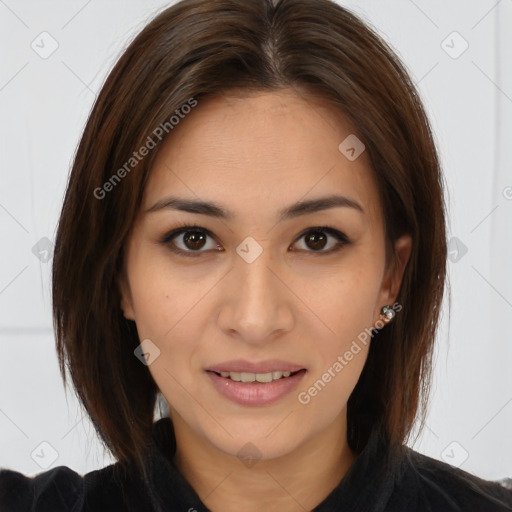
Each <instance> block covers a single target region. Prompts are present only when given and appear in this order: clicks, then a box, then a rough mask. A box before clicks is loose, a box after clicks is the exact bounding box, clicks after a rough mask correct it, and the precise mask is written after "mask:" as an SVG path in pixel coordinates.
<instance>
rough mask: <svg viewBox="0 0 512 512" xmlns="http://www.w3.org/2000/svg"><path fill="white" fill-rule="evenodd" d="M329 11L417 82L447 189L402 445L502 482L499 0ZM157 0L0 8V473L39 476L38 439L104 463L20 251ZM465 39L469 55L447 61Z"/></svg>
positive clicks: (505, 345) (508, 171)
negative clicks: (66, 381)
mask: <svg viewBox="0 0 512 512" xmlns="http://www.w3.org/2000/svg"><path fill="white" fill-rule="evenodd" d="M342 3H343V5H346V6H348V7H350V8H351V9H353V10H354V11H356V12H357V13H359V14H361V15H362V16H363V17H364V18H365V19H366V20H367V21H369V22H370V23H371V24H373V25H374V26H375V27H376V28H377V30H378V31H379V32H380V33H381V34H382V35H383V36H384V38H385V39H386V40H387V41H388V42H389V43H390V44H391V45H392V46H393V47H394V48H395V50H396V51H397V52H398V54H399V55H400V56H401V57H402V59H403V60H404V61H405V63H406V65H407V67H408V68H409V70H410V72H411V74H412V76H413V77H414V79H415V81H416V83H417V84H418V87H419V90H420V92H421V94H422V96H423V99H424V101H425V103H426V106H427V109H428V111H429V114H430V116H431V119H432V123H433V125H434V129H435V133H436V138H437V140H438V142H439V148H440V152H441V156H442V161H443V165H444V171H445V175H446V181H447V184H448V191H447V201H448V206H449V212H448V213H449V217H450V234H449V237H452V236H455V237H457V239H458V240H460V241H461V242H462V244H464V246H466V247H467V253H466V254H464V255H462V257H461V254H462V253H459V255H458V258H459V259H458V260H457V255H456V254H455V253H453V254H452V256H451V258H452V259H454V260H457V261H450V262H449V279H450V286H451V295H452V306H451V315H450V325H448V307H447V306H448V304H447V303H445V307H444V310H443V321H442V329H441V332H440V336H439V339H438V346H437V350H436V354H437V356H436V368H435V379H434V384H433V395H432V401H431V408H430V414H429V416H428V418H427V426H426V428H425V429H424V430H423V432H422V434H421V435H420V437H419V438H418V440H417V442H416V443H415V444H413V443H412V442H410V443H409V445H410V446H412V447H413V448H414V449H416V450H417V451H420V452H422V453H425V454H427V455H430V456H431V457H434V458H436V459H440V460H444V461H445V462H448V463H451V464H453V465H457V466H460V467H461V468H462V469H464V470H466V471H470V472H472V473H474V474H477V475H479V476H482V477H484V478H486V479H500V478H503V477H512V436H511V435H510V432H511V431H512V430H511V426H512V373H511V371H510V365H511V362H512V342H511V339H510V337H511V332H512V270H511V268H510V262H512V230H511V225H512V37H511V33H512V31H511V30H510V29H511V28H512V0H501V1H496V0H478V1H477V0H473V1H467V0H452V1H450V2H446V1H444V0H435V1H432V0H429V1H427V0H414V1H412V0H411V1H410V0H395V1H386V2H383V1H382V0H380V1H379V0H371V1H369V0H365V1H364V2H363V1H350V2H342ZM166 5H168V3H166V2H161V1H156V0H153V1H146V2H135V1H133V0H131V1H126V0H123V1H112V0H110V1H102V2H100V1H98V0H90V1H69V0H68V1H41V0H37V1H36V0H31V1H27V0H26V1H18V2H15V1H14V0H2V1H0V34H1V35H0V39H1V47H2V56H1V63H2V64H1V69H0V126H1V138H0V140H1V142H0V144H1V152H0V159H1V161H0V176H1V187H0V228H1V239H0V241H1V242H0V243H1V258H2V259H1V265H0V315H1V316H0V347H1V351H0V467H8V468H11V469H15V470H18V471H21V472H23V473H25V474H27V475H33V474H36V473H39V472H41V471H42V470H43V469H46V467H44V468H43V467H42V466H40V465H38V464H37V463H36V462H35V460H37V457H35V456H34V458H32V457H31V454H32V453H33V451H34V450H36V453H41V450H43V451H44V453H45V457H46V463H47V464H49V463H50V461H51V454H52V453H53V451H52V448H50V447H48V446H47V445H43V446H42V447H41V446H40V443H41V442H47V443H49V444H50V445H51V447H53V450H55V456H56V459H55V460H54V461H51V464H50V465H49V466H48V468H51V467H55V466H59V465H66V466H69V467H71V468H72V469H74V470H76V471H78V472H80V473H82V474H83V473H85V472H88V471H91V470H93V469H97V468H101V467H103V466H105V465H107V464H110V463H111V462H113V459H112V458H111V457H110V456H109V455H107V454H104V453H103V451H102V449H101V448H100V446H99V444H98V442H97V438H96V435H95V433H94V430H93V429H92V426H91V424H90V423H89V421H88V419H87V418H86V417H85V418H83V417H82V413H81V412H80V409H79V407H78V404H77V401H76V399H75V397H74V395H73V393H72V392H68V393H67V394H66V393H65V392H64V389H63V386H62V382H61V378H60V374H59V372H58V367H57V359H56V354H55V348H54V339H53V332H52V322H51V301H50V279H49V278H50V265H51V261H48V262H44V261H41V260H40V259H38V258H37V257H36V256H35V255H34V254H33V252H32V247H33V246H34V245H35V244H36V243H37V242H38V241H39V240H40V239H41V238H43V237H47V238H48V239H50V240H51V241H53V240H54V235H55V227H56V223H57V219H58V216H59V211H60V206H61V201H62V198H63V193H64V188H65V185H66V180H67V175H68V171H69V168H70V164H71V162H72V157H73V154H74V151H75V148H76V145H77V143H78V140H79V137H80V134H81V130H82V129H83V127H84V124H85V121H86V118H87V115H88V112H89V110H90V108H91V106H92V104H93V101H94V99H95V94H96V93H97V92H98V91H99V89H100V87H101V84H102V82H103V80H104V79H105V77H106V73H107V72H108V70H109V69H110V67H111V66H112V64H113V63H114V61H115V60H116V58H117V57H118V56H119V54H120V52H121V50H122V48H123V47H124V46H125V45H126V43H127V42H128V41H129V40H131V38H132V37H133V36H134V35H135V34H136V33H137V32H138V31H139V30H140V29H141V28H142V27H143V26H144V24H145V23H146V21H147V20H148V19H149V18H150V17H152V15H153V14H155V13H156V12H157V11H159V10H161V8H163V7H164V6H166ZM43 31H46V32H48V33H49V34H50V35H51V38H53V39H55V40H56V41H57V43H58V48H57V50H56V51H55V52H54V53H53V54H52V55H50V56H49V57H48V58H46V59H43V58H41V57H40V55H38V53H36V52H35V51H34V50H33V49H32V47H31V43H32V42H33V41H35V43H34V44H39V46H42V45H43V43H41V38H42V37H46V38H47V39H45V48H46V49H48V48H50V44H51V39H50V38H48V36H40V34H41V33H42V32H43ZM454 31H456V32H458V33H459V34H460V36H461V37H462V38H463V39H462V38H461V37H459V36H457V35H453V34H452V32H454ZM443 41H445V42H444V43H443ZM464 41H466V42H467V43H468V44H469V47H468V49H467V50H466V51H465V52H464V53H462V54H461V55H460V56H457V58H453V57H454V56H455V55H457V54H458V53H459V52H460V51H461V50H462V49H463V47H464V46H463V45H464V44H465V43H464ZM445 50H448V52H449V53H450V52H451V54H452V55H451V56H450V55H449V54H448V53H447V51H445ZM40 51H42V50H40ZM507 187H508V188H507ZM459 247H460V244H459ZM43 463H44V461H43Z"/></svg>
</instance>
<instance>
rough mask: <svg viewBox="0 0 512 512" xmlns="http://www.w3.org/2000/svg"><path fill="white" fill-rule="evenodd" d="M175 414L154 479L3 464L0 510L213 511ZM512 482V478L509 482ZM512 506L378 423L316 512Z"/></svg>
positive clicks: (474, 511) (508, 491) (490, 486)
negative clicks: (395, 440) (392, 438)
mask: <svg viewBox="0 0 512 512" xmlns="http://www.w3.org/2000/svg"><path fill="white" fill-rule="evenodd" d="M175 449H176V444H175V437H174V432H173V429H172V424H171V421H170V419H169V418H162V419H160V420H158V421H157V422H156V423H155V424H154V430H153V434H152V437H151V438H150V439H149V441H148V445H147V451H146V453H147V461H148V464H149V465H148V467H149V472H148V479H147V480H145V479H144V478H142V477H141V476H140V474H139V473H137V472H136V471H132V472H131V473H130V474H127V475H124V476H122V477H120V476H118V477H117V478H116V475H117V473H116V475H114V471H113V469H114V467H116V466H118V463H116V464H111V465H110V466H107V467H105V468H102V469H99V470H95V471H91V472H90V473H87V474H86V475H84V476H81V475H79V474H78V473H76V472H75V471H72V470H71V469H70V468H68V467H66V466H59V467H56V468H53V469H50V470H48V471H45V472H42V473H39V474H37V475H36V476H34V477H32V478H29V477H26V476H24V475H23V474H21V473H19V472H15V471H10V470H7V469H0V512H42V511H45V512H50V511H51V512H59V511H72V512H85V511H87V512H117V511H133V512H151V511H154V512H171V511H172V512H174V511H179V512H187V511H194V510H195V511H197V512H207V511H208V509H207V508H206V507H205V505H204V504H203V503H202V502H201V500H200V499H199V497H198V495H197V494H196V492H195V491H194V489H193V488H192V487H191V486H190V485H189V484H188V482H187V481H186V480H185V478H184V477H183V476H182V474H181V473H180V472H179V471H178V469H177V467H176V466H175V465H174V464H173V462H172V458H173V456H174V452H175ZM507 481H508V482H511V480H509V479H508V480H507ZM335 511H336V512H342V511H344V512H494V511H500V512H501V511H512V488H510V487H509V486H505V484H504V483H503V484H501V483H498V482H492V481H487V480H483V479H481V478H478V477H477V476H474V475H472V474H471V473H468V472H466V471H463V470H461V469H458V468H455V467H453V466H450V465H449V464H446V463H444V462H441V461H438V460H436V459H432V458H430V457H427V456H426V455H423V454H420V453H418V452H416V451H414V450H412V449H410V448H409V447H407V446H405V445H404V446H403V450H401V451H400V450H399V451H393V453H391V451H390V450H389V447H388V444H387V443H386V442H385V441H384V438H383V436H382V435H381V430H380V429H379V428H375V429H374V430H373V431H372V434H371V436H370V439H369V441H368V443H367V445H366V446H365V448H364V450H363V451H362V452H361V453H360V454H359V456H358V457H357V459H356V460H355V462H354V463H353V465H352V467H351V468H350V470H349V471H348V472H347V474H346V475H345V477H344V478H343V479H342V480H341V482H340V483H339V484H338V486H337V487H336V488H335V489H333V491H332V492H331V493H330V494H329V496H327V498H326V499H325V500H323V501H322V502H321V503H320V504H318V506H317V507H316V508H315V509H314V512H335Z"/></svg>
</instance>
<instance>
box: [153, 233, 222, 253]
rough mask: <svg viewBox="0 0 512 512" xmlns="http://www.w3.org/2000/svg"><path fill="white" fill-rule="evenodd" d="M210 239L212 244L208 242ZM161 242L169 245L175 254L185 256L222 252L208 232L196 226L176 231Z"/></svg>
mask: <svg viewBox="0 0 512 512" xmlns="http://www.w3.org/2000/svg"><path fill="white" fill-rule="evenodd" d="M208 239H211V242H208ZM160 242H161V243H162V244H164V245H167V246H168V247H169V249H171V250H172V251H173V252H175V253H178V254H183V255H185V256H200V255H201V253H203V252H206V251H209V250H221V249H220V248H219V245H218V244H216V243H215V242H214V241H213V236H212V234H211V233H210V232H209V231H208V230H206V229H204V228H200V227H196V226H186V227H184V228H178V229H174V230H173V231H171V232H170V233H168V234H167V235H165V236H164V237H163V239H162V240H161V241H160ZM208 243H210V246H208Z"/></svg>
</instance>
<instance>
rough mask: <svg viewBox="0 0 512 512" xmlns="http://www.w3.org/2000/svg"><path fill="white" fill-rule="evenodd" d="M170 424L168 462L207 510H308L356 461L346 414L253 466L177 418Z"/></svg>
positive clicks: (216, 511)
mask: <svg viewBox="0 0 512 512" xmlns="http://www.w3.org/2000/svg"><path fill="white" fill-rule="evenodd" d="M173 425H174V431H175V435H176V444H177V449H176V454H175V457H174V463H175V464H176V466H177V467H178V469H179V470H180V472H181V473H182V475H183V476H184V477H185V479H186V480H187V481H188V482H189V483H190V485H191V486H192V487H193V488H194V490H195V491H196V493H197V495H198V496H199V498H200V499H201V501H202V502H203V503H204V505H205V506H206V507H208V509H209V510H211V511H212V512H221V511H222V512H232V511H233V512H234V511H237V512H239V511H240V510H244V511H247V512H256V511H261V510H279V511H280V512H298V511H300V512H304V510H312V509H313V508H315V507H316V506H317V505H318V504H319V503H321V502H322V501H323V500H324V499H325V498H326V497H327V496H328V495H329V494H330V493H331V492H332V490H333V489H334V488H335V487H336V486H337V485H338V484H339V483H340V482H341V480H342V479H343V477H344V476H345V475H346V473H347V472H348V470H349V469H350V467H351V466H352V464H353V462H354V461H355V459H356V454H355V453H354V452H353V451H352V450H351V449H350V447H349V446H348V443H347V436H346V410H344V411H343V412H342V414H340V415H339V416H338V417H337V418H336V419H335V420H334V421H333V422H332V423H331V424H330V425H329V426H328V427H327V428H326V429H324V430H322V431H320V432H318V433H317V434H316V435H315V437H314V438H313V439H310V440H307V441H305V442H304V443H303V444H301V445H299V446H298V447H297V448H296V449H295V450H294V451H293V452H290V453H288V454H286V455H283V456H281V457H278V458H274V459H265V460H263V459H262V460H257V461H255V463H254V464H253V465H244V464H243V463H242V462H241V461H240V459H239V458H238V457H236V456H233V455H228V454H226V453H225V452H222V451H220V450H218V449H217V448H216V447H215V446H213V445H212V444H210V443H209V442H208V440H205V439H204V438H202V437H200V436H198V435H196V434H195V433H194V432H192V431H191V430H190V429H189V428H188V427H187V426H186V424H184V423H183V422H182V420H181V418H179V417H177V415H174V417H173ZM249 466H250V467H249Z"/></svg>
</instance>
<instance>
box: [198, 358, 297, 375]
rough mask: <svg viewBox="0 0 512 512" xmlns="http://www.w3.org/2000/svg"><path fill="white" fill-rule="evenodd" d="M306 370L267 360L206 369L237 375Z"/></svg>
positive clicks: (241, 361)
mask: <svg viewBox="0 0 512 512" xmlns="http://www.w3.org/2000/svg"><path fill="white" fill-rule="evenodd" d="M305 369H306V368H305V367H304V366H302V365H299V364H295V363H290V362H289V361H283V360H280V359H267V360H265V361H261V362H258V363H255V362H251V361H246V360H243V359H236V360H231V361H225V362H223V363H219V364H215V365H213V366H209V367H208V368H206V371H210V372H215V373H218V374H220V373H222V372H236V373H270V372H290V373H295V372H298V371H300V370H305Z"/></svg>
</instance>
